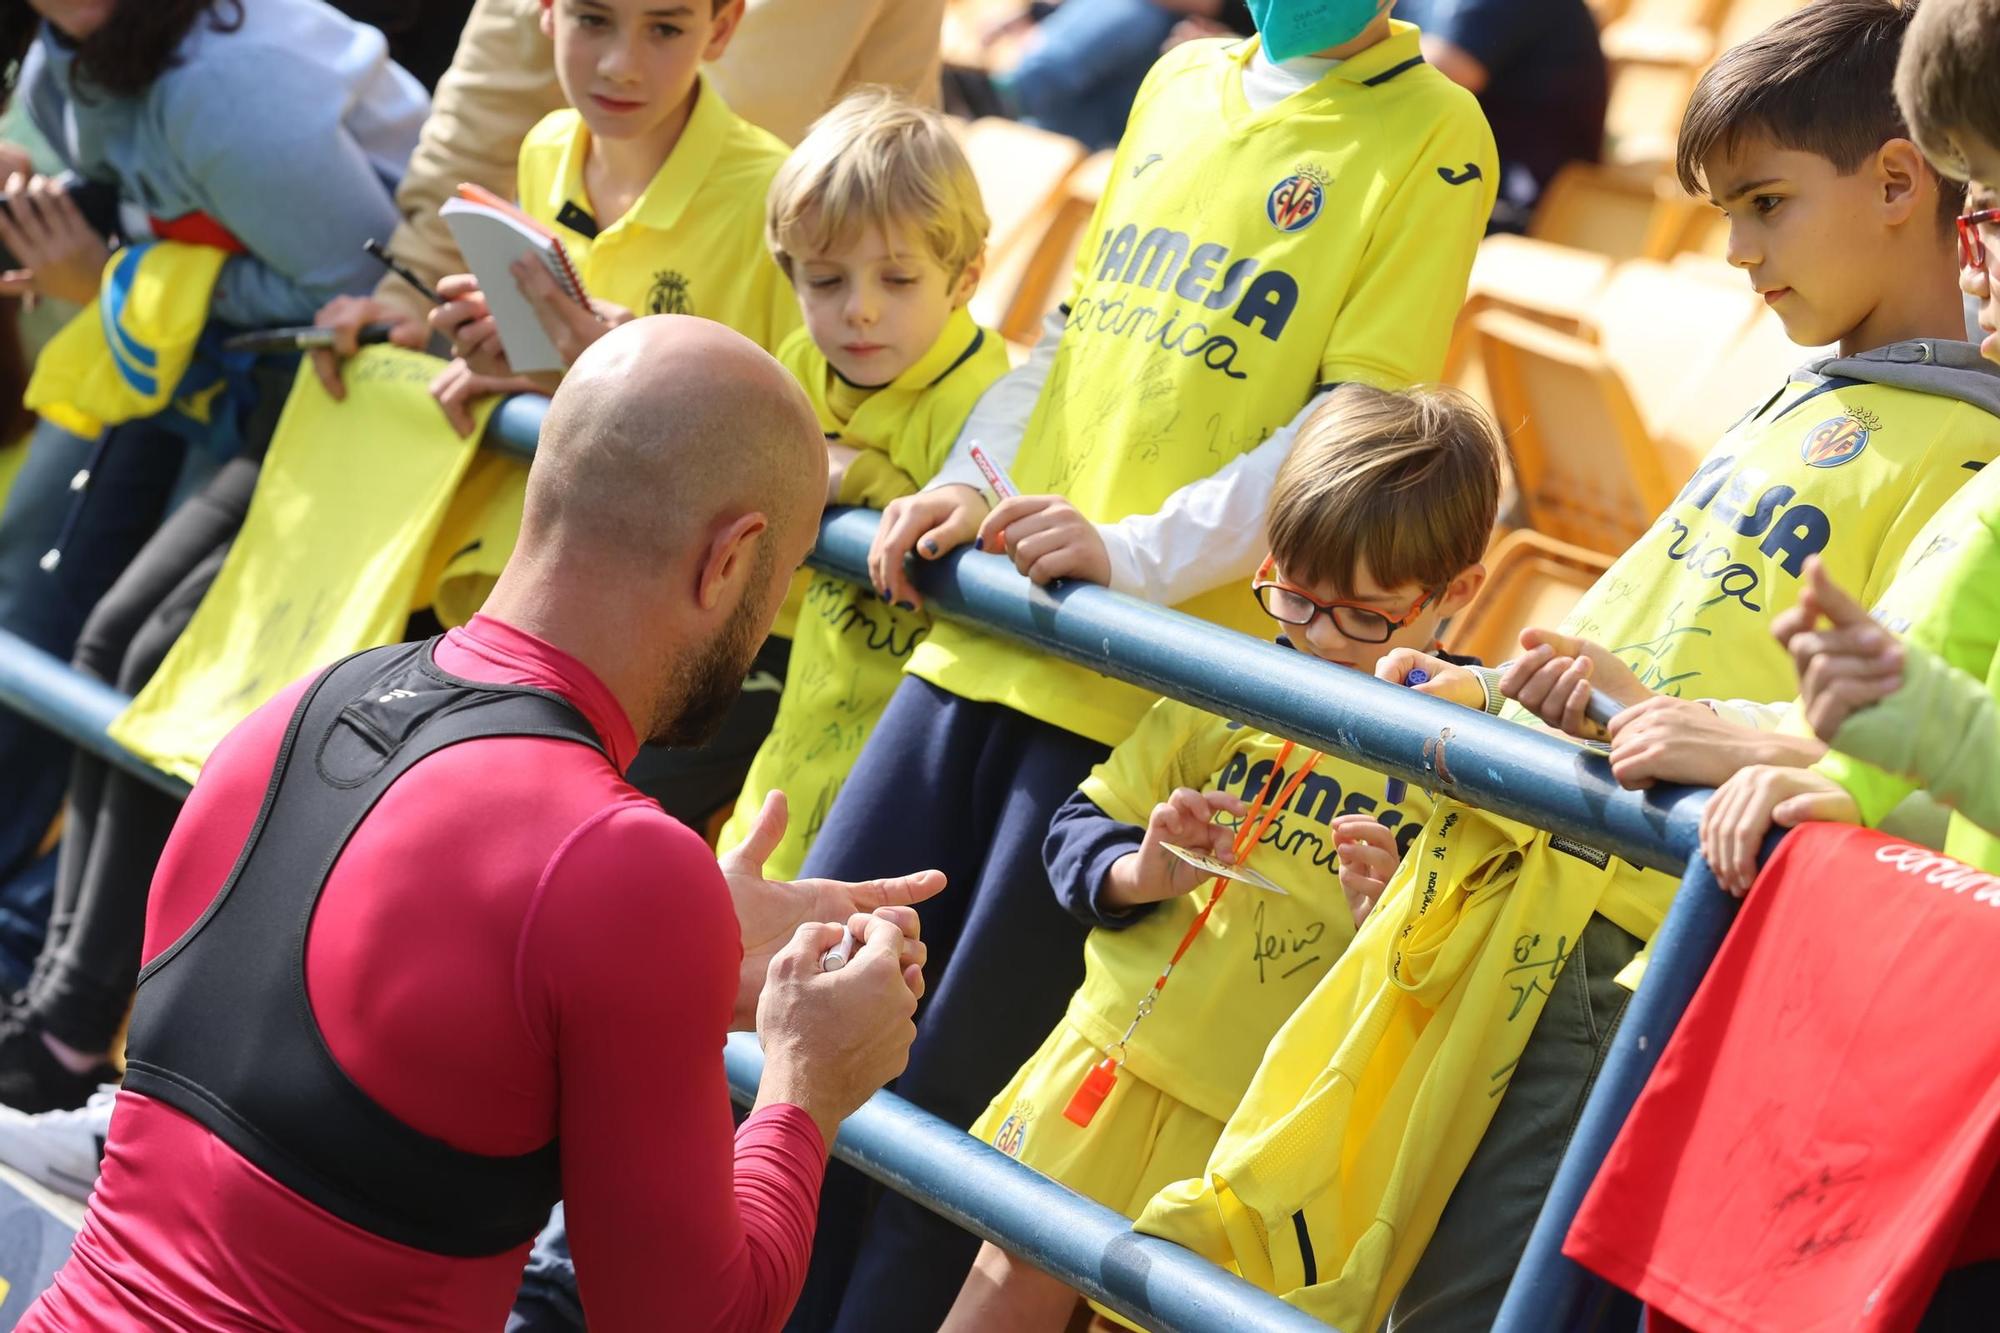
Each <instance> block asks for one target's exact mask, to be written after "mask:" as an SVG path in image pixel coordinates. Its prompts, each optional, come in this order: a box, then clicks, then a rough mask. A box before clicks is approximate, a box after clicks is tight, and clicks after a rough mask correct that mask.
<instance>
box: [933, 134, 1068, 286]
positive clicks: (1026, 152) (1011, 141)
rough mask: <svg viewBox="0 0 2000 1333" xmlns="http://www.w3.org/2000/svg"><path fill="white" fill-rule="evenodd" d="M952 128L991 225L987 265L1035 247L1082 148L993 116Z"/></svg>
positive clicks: (1063, 137) (1063, 136) (1051, 135)
mask: <svg viewBox="0 0 2000 1333" xmlns="http://www.w3.org/2000/svg"><path fill="white" fill-rule="evenodd" d="M954 128H955V129H956V130H957V132H958V141H959V145H960V146H961V147H962V148H963V149H964V150H965V156H966V160H967V161H969V162H970V163H971V164H972V174H973V176H974V177H975V178H976V179H977V180H978V181H979V193H980V195H981V196H982V197H983V198H984V199H985V202H986V216H987V218H988V220H989V221H990V222H991V223H992V226H991V228H990V229H989V230H988V232H987V234H986V258H987V263H988V264H993V263H997V262H999V261H1000V260H1001V259H1003V258H1004V257H1005V256H1006V255H1007V254H1009V253H1010V252H1011V251H1012V250H1013V249H1014V248H1015V247H1017V246H1032V245H1033V244H1034V243H1035V241H1036V239H1037V238H1038V237H1039V236H1040V235H1041V233H1042V230H1043V228H1044V226H1045V225H1046V220H1047V217H1048V215H1049V212H1050V210H1051V209H1053V208H1054V207H1055V205H1056V204H1057V202H1058V201H1059V200H1060V198H1061V196H1062V189H1063V182H1064V181H1066V180H1067V179H1068V178H1069V174H1070V172H1071V171H1072V170H1074V169H1075V167H1076V165H1077V163H1079V162H1081V161H1083V158H1084V153H1085V149H1084V146H1083V145H1082V144H1080V143H1078V142H1077V141H1076V140H1074V139H1072V138H1070V137H1069V136H1068V135H1064V134H1051V133H1050V132H1049V131H1047V130H1038V129H1036V128H1034V127H1033V126H1032V125H1023V124H1021V123H1020V122H1018V121H1012V120H1003V119H1001V118H1000V117H998V116H981V117H980V118H979V119H978V120H974V121H970V122H963V121H961V122H954Z"/></svg>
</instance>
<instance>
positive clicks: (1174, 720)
mask: <svg viewBox="0 0 2000 1333" xmlns="http://www.w3.org/2000/svg"><path fill="white" fill-rule="evenodd" d="M1498 496H1499V444H1498V441H1497V439H1496V437H1495V433H1494V430H1493V427H1492V425H1491V424H1490V423H1489V422H1488V421H1487V419H1486V417H1485V414H1484V413H1483V412H1481V411H1480V409H1479V408H1478V407H1476V406H1475V405H1474V404H1473V403H1472V402H1471V401H1470V400H1469V399H1466V398H1464V397H1463V396H1462V395H1460V394H1457V393H1455V392H1453V391H1451V390H1415V391H1412V392H1410V393H1388V392H1384V391H1382V390H1378V389H1369V388H1363V387H1360V386H1355V387H1352V388H1350V389H1349V390H1348V391H1347V392H1345V393H1342V394H1339V395H1337V396H1335V397H1333V398H1331V399H1329V400H1328V401H1327V402H1326V403H1324V404H1322V405H1321V406H1320V407H1319V408H1318V409H1317V410H1316V411H1315V412H1314V413H1313V414H1312V415H1311V416H1310V417H1308V418H1307V420H1306V422H1305V423H1304V425H1303V426H1302V427H1301V429H1300V431H1299V435H1298V440H1297V442H1296V444H1295V445H1294V447H1293V451H1292V454H1291V457H1290V458H1289V459H1287V460H1286V463H1285V466H1284V468H1283V470H1282V471H1281V472H1280V473H1279V476H1278V481H1277V485H1276V487H1275V489H1274V490H1273V492H1272V495H1271V510H1270V518H1269V522H1268V534H1269V538H1270V555H1269V557H1268V558H1267V559H1266V561H1265V563H1264V567H1263V569H1262V570H1260V571H1259V574H1258V577H1257V579H1256V581H1255V582H1254V583H1253V584H1252V588H1253V590H1254V592H1255V594H1256V597H1257V600H1258V602H1259V604H1260V605H1261V606H1262V607H1263V609H1264V612H1265V614H1266V615H1268V616H1270V617H1271V618H1272V619H1273V620H1275V621H1277V622H1278V623H1279V624H1280V625H1281V626H1283V635H1284V637H1283V638H1282V639H1281V642H1285V643H1287V644H1289V645H1290V646H1292V647H1295V648H1297V649H1298V650H1300V651H1301V652H1304V653H1306V654H1307V655H1309V656H1311V657H1314V658H1317V659H1319V660H1320V661H1322V662H1327V663H1330V664H1332V665H1335V666H1339V667H1344V668H1347V669H1348V670H1353V671H1361V672H1364V673H1372V672H1373V671H1374V669H1375V665H1376V663H1377V661H1378V660H1379V659H1381V658H1382V657H1383V656H1384V655H1385V654H1387V653H1390V652H1392V651H1394V650H1395V649H1397V648H1413V649H1418V650H1422V651H1427V652H1436V651H1437V642H1438V634H1439V629H1440V627H1441V625H1442V624H1443V622H1444V621H1445V620H1447V619H1449V618H1450V617H1451V616H1452V615H1453V614H1454V613H1456V612H1457V611H1458V610H1459V609H1460V608H1462V607H1464V606H1465V605H1466V604H1467V603H1468V602H1470V601H1471V600H1472V598H1473V596H1474V595H1475V594H1476V593H1477V592H1478V590H1479V587H1480V585H1481V584H1482V583H1483V582H1484V580H1485V577H1486V570H1485V566H1484V565H1482V564H1481V563H1480V559H1481V556H1482V554H1483V552H1484V551H1485V549H1486V543H1487V539H1488V538H1489V536H1490V535H1491V533H1492V529H1493V518H1494V511H1495V509H1496V507H1497V504H1498ZM1449 660H1455V661H1462V660H1464V659H1449ZM1429 813H1430V801H1429V800H1428V799H1427V798H1426V797H1425V796H1424V794H1423V793H1422V792H1420V791H1410V790H1409V789H1408V788H1407V786H1406V784H1404V783H1401V782H1392V781H1390V780H1389V779H1386V778H1384V777H1383V776H1382V775H1381V774H1379V773H1375V772H1372V771H1370V770H1368V769H1366V768H1362V767H1359V766H1357V765H1355V764H1352V763H1349V762H1347V761H1345V760H1342V759H1338V758H1335V757H1332V756H1328V755H1323V754H1320V753H1318V752H1316V751H1314V750H1312V749H1311V748H1310V747H1308V746H1303V745H1295V744H1293V743H1292V742H1290V741H1287V740H1284V739H1282V738H1280V737H1277V736H1272V735H1269V734H1267V733H1265V732H1262V731H1257V730H1255V729H1253V728H1250V727H1246V726H1244V725H1242V724H1241V723H1237V722H1230V721H1226V720H1224V719H1223V718H1220V717H1216V716H1214V715H1212V714H1209V713H1204V712H1202V711H1201V710H1199V709H1197V708H1193V707H1191V706H1189V705H1187V704H1183V703H1179V702H1177V701H1175V700H1171V699H1163V700H1161V701H1160V702H1159V703H1157V704H1155V705H1154V706H1153V707H1152V709H1151V711H1149V712H1148V713H1147V714H1146V716H1145V718H1144V719H1143V720H1142V721H1141V722H1140V723H1139V726H1138V729H1137V730H1135V731H1134V732H1133V733H1132V735H1131V736H1130V737H1128V738H1127V739H1126V740H1124V741H1123V742H1121V743H1120V744H1119V745H1118V746H1117V748H1115V749H1114V750H1112V752H1111V757H1110V758H1109V759H1107V760H1106V761H1105V762H1104V763H1102V764H1100V765H1098V767H1097V768H1096V769H1095V770H1094V771H1093V772H1092V773H1091V775H1090V777H1089V778H1088V779H1086V780H1085V781H1084V783H1083V785H1082V787H1081V789H1080V790H1078V791H1077V792H1076V793H1075V794H1074V795H1072V796H1071V797H1070V798H1069V801H1068V802H1067V804H1065V805H1064V806H1063V807H1062V808H1061V809H1059V810H1058V811H1057V812H1056V816H1055V819H1054V821H1053V823H1052V824H1051V826H1050V830H1049V839H1048V843H1047V847H1046V854H1047V857H1048V865H1049V879H1050V882H1051V883H1052V884H1053V885H1054V886H1055V889H1056V892H1057V894H1058V895H1059V896H1060V897H1061V898H1062V899H1063V901H1064V903H1065V905H1067V906H1068V907H1069V908H1070V910H1071V911H1073V912H1076V913H1077V914H1079V915H1082V916H1085V917H1086V918H1090V919H1094V920H1097V921H1098V922H1100V923H1101V924H1099V925H1098V927H1097V928H1096V929H1094V930H1092V931H1091V933H1090V936H1089V938H1088V940H1087V941H1086V942H1085V944H1084V954H1085V959H1086V961H1085V967H1084V981H1083V985H1082V987H1081V988H1080V989H1078V990H1077V992H1076V994H1075V995H1073V996H1072V997H1071V998H1070V1002H1069V1010H1068V1012H1067V1014H1066V1015H1065V1016H1064V1018H1063V1021H1062V1022H1061V1023H1060V1024H1059V1025H1058V1026H1057V1027H1056V1029H1055V1030H1054V1031H1053V1032H1051V1033H1050V1034H1049V1036H1048V1038H1047V1040H1045V1041H1044V1042H1043V1043H1042V1047H1041V1049H1040V1050H1039V1051H1037V1052H1036V1053H1035V1055H1034V1057H1033V1058H1032V1059H1031V1060H1029V1061H1028V1063H1027V1064H1026V1065H1024V1066H1022V1068H1021V1070H1020V1072H1019V1073H1017V1074H1016V1075H1015V1076H1014V1079H1013V1081H1012V1082H1011V1083H1010V1084H1009V1085H1008V1087H1007V1088H1006V1089H1005V1090H1004V1091H1003V1092H1001V1093H1000V1095H999V1096H997V1097H995V1098H994V1099H993V1102H992V1104H991V1105H990V1106H989V1107H988V1108H987V1110H986V1114H985V1115H984V1116H982V1117H981V1118H980V1120H979V1122H978V1123H977V1124H975V1125H974V1126H973V1129H972V1132H973V1134H974V1135H975V1136H977V1137H979V1138H981V1139H983V1140H985V1141H986V1142H989V1143H992V1144H993V1145H994V1146H996V1147H998V1148H999V1149H1000V1150H1001V1151H1002V1152H1005V1153H1007V1154H1009V1155H1010V1156H1013V1157H1017V1158H1019V1159H1020V1160H1021V1161H1024V1162H1026V1163H1027V1164H1028V1165H1030V1166H1033V1167H1035V1168H1036V1169H1037V1170H1039V1171H1041V1172H1043V1173H1044V1174H1046V1175H1049V1176H1051V1177H1053V1178H1054V1179H1056V1180H1059V1181H1061V1182H1062V1183H1063V1184H1065V1185H1068V1186H1069V1187H1070V1188H1072V1189H1075V1190H1077V1191H1079V1192H1081V1193H1083V1194H1087V1195H1089V1196H1090V1197H1091V1198H1093V1199H1096V1200H1097V1201H1098V1202H1100V1203H1103V1204H1106V1205H1108V1206H1109V1207H1112V1208H1116V1209H1119V1210H1121V1211H1123V1212H1125V1213H1127V1214H1129V1215H1131V1216H1134V1217H1136V1216H1137V1215H1138V1212H1139V1209H1140V1207H1141V1206H1142V1205H1144V1204H1145V1202H1146V1200H1148V1199H1149V1198H1151V1197H1152V1196H1153V1194H1154V1193H1156V1192H1157V1191H1158V1190H1159V1189H1160V1188H1161V1187H1163V1186H1164V1185H1166V1184H1168V1183H1170V1182H1172V1181H1174V1180H1178V1179H1182V1178H1184V1177H1186V1176H1188V1175H1192V1174H1198V1173H1199V1172H1200V1171H1201V1169H1202V1167H1203V1165H1204V1164H1205V1163H1206V1162H1207V1161H1208V1153H1209V1150H1210V1149H1211V1148H1213V1147H1214V1146H1215V1141H1216V1139H1217V1137H1218V1136H1219V1135H1220V1134H1221V1132H1222V1126H1223V1122H1224V1121H1225V1120H1227V1119H1228V1118H1229V1114H1230V1112H1231V1111H1233V1110H1234V1109H1235V1107H1236V1102H1237V1100H1238V1098H1240V1097H1241V1095H1242V1093H1243V1089H1244V1088H1245V1087H1246V1086H1248V1084H1249V1082H1250V1077H1251V1075H1252V1074H1253V1073H1255V1072H1256V1068H1257V1062H1258V1059H1259V1058H1260V1057H1261V1055H1262V1054H1263V1050H1264V1046H1265V1044H1266V1043H1267V1042H1268V1041H1269V1040H1270V1038H1271V1035H1272V1034H1273V1033H1275V1032H1276V1031H1277V1030H1278V1027H1279V1025H1280V1024H1282V1023H1283V1022H1284V1020H1285V1018H1286V1017H1287V1016H1288V1015H1289V1014H1290V1013H1291V1011H1292V1009H1293V1008H1294V1007H1295V1006H1296V1005H1297V1004H1298V1003H1299V1001H1300V1000H1302V999H1304V998H1305V996H1306V995H1307V994H1309V993H1310V992H1311V991H1312V988H1313V986H1314V985H1315V984H1317V983H1318V981H1319V979H1320V977H1321V976H1323V975H1324V974H1325V973H1326V970H1327V969H1328V968H1329V967H1330V966H1332V964H1333V960H1334V959H1335V958H1337V957H1339V956H1340V954H1341V952H1342V951H1343V950H1344V949H1345V948H1346V947H1347V944H1348V941H1349V940H1351V939H1352V938H1353V937H1354V930H1355V927H1356V926H1357V925H1359V923H1360V922H1361V921H1362V920H1363V919H1365V918H1366V916H1367V914H1368V911H1369V909H1370V908H1371V907H1372V906H1373V903H1374V898H1375V896H1376V895H1378V894H1379V893H1380V892H1381V889H1382V883H1383V881H1384V879H1386V877H1387V873H1388V871H1390V870H1392V869H1393V868H1394V865H1395V863H1396V861H1397V859H1398V858H1399V857H1400V855H1401V851H1402V849H1403V848H1405V847H1407V845H1408V843H1409V841H1410V839H1411V838H1413V837H1414V836H1415V835H1416V833H1417V831H1418V829H1420V828H1421V827H1422V826H1423V823H1424V820H1425V818H1426V817H1427V816H1428V814H1429ZM1168 847H1184V848H1192V849H1195V850H1197V851H1201V852H1206V853H1210V854H1212V855H1214V856H1216V857H1218V858H1219V859H1222V860H1224V861H1231V862H1233V863H1234V864H1236V865H1237V866H1238V867H1239V868H1240V869H1243V870H1245V871H1249V872H1254V873H1256V874H1258V875H1261V876H1263V877H1265V878H1266V879H1267V880H1268V881H1270V882H1271V883H1273V884H1276V885H1277V886H1278V887H1279V889H1281V890H1282V892H1281V893H1280V892H1272V891H1269V890H1266V889H1263V888H1260V887H1257V886H1255V885H1252V884H1237V883H1231V884H1229V885H1227V886H1226V888H1227V893H1226V895H1225V894H1224V892H1223V890H1224V888H1225V886H1224V885H1223V884H1222V883H1221V882H1220V881H1218V880H1215V879H1214V877H1213V876H1211V875H1208V874H1205V873H1202V872H1200V871H1198V870H1197V869H1196V868H1195V867H1194V866H1192V865H1191V864H1189V863H1188V862H1186V861H1184V860H1182V859H1180V858H1179V857H1178V856H1176V855H1175V854H1174V853H1173V852H1171V851H1169V850H1167V848H1168ZM1211 883H1212V884H1213V885H1214V887H1212V888H1210V889H1208V890H1207V893H1206V895H1205V904H1197V903H1196V902H1195V897H1196V893H1197V890H1200V889H1201V888H1202V886H1203V885H1205V884H1211ZM1183 941H1185V942H1186V947H1185V948H1184V949H1179V946H1180V945H1181V944H1182V942H1183ZM1177 950H1178V953H1177ZM1176 958H1177V961H1175V962H1174V966H1173V971H1172V978H1171V979H1172V985H1171V986H1170V987H1164V988H1156V986H1155V981H1154V979H1155V978H1156V977H1158V976H1159V975H1160V974H1161V969H1162V968H1163V967H1164V966H1165V965H1166V964H1167V963H1168V961H1169V960H1170V959H1176ZM1149 997H1150V1000H1149ZM1142 1011H1143V1012H1144V1013H1145V1017H1144V1019H1143V1021H1135V1016H1136V1015H1138V1014H1140V1013H1141V1012H1142ZM1100 1091H1101V1092H1102V1093H1103V1094H1104V1095H1103V1097H1102V1101H1101V1102H1098V1103H1097V1104H1095V1105H1089V1103H1090V1102H1091V1101H1092V1098H1093V1096H1094V1094H1096V1093H1098V1092H1100ZM1075 1300H1076V1297H1075V1294H1074V1293H1073V1292H1071V1291H1070V1290H1069V1289H1068V1288H1066V1287H1064V1286H1063V1285H1062V1284H1061V1283H1060V1282H1058V1281H1057V1280H1056V1279H1054V1278H1052V1277H1049V1276H1048V1275H1047V1274H1045V1273H1042V1272H1040V1271H1038V1270H1036V1269H1034V1268H1032V1267H1030V1266H1029V1265H1027V1264H1026V1263H1023V1262H1020V1261H1018V1260H1016V1259H1014V1258H1013V1257H1012V1256H1010V1255H1009V1254H1007V1252H1006V1251H1004V1250H1002V1249H1000V1248H999V1247H998V1246H995V1245H992V1244H988V1245H987V1246H986V1247H985V1248H984V1249H983V1250H982V1251H981V1252H980V1255H979V1259H978V1261H977V1262H976V1263H975V1265H974V1268H973V1271H972V1274H971V1276H970V1277H969V1278H967V1280H966V1284H965V1287H964V1289H963V1290H962V1291H961V1293H960V1295H959V1300H958V1304H957V1305H956V1306H955V1307H954V1309H953V1312H952V1319H951V1321H950V1322H949V1323H948V1324H947V1325H946V1327H947V1328H952V1329H966V1328H1006V1329H1011V1330H1027V1329H1032V1328H1048V1329H1052V1330H1053V1329H1060V1328H1062V1327H1063V1325H1064V1322H1065V1320H1066V1319H1067V1317H1068V1315H1069V1312H1070V1310H1071V1308H1072V1307H1073V1306H1074V1303H1075Z"/></svg>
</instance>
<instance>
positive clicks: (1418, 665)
mask: <svg viewBox="0 0 2000 1333" xmlns="http://www.w3.org/2000/svg"><path fill="white" fill-rule="evenodd" d="M1417 669H1422V671H1423V673H1424V674H1425V675H1427V676H1429V677H1430V679H1429V680H1426V681H1422V682H1420V683H1418V684H1416V685H1411V686H1409V687H1408V688H1410V689H1413V690H1415V691H1416V692H1417V693H1418V694H1428V695H1430V696H1431V697H1432V698H1435V699H1449V700H1450V701H1451V702H1452V703H1455V704H1458V705H1460V706H1462V707H1465V708H1470V709H1471V710H1472V711H1473V712H1475V713H1483V712H1485V711H1486V686H1485V684H1484V683H1482V682H1481V681H1480V679H1479V677H1478V676H1477V675H1475V674H1474V673H1472V672H1470V671H1467V670H1466V669H1465V668H1464V667H1462V666H1453V665H1452V664H1451V663H1450V662H1447V661H1445V660H1444V659H1443V658H1440V657H1432V656H1431V655H1430V654H1429V653H1420V652H1418V651H1417V650H1416V649H1414V648H1391V649H1390V650H1389V651H1388V652H1386V653H1384V654H1383V655H1382V657H1381V659H1380V660H1379V661H1377V662H1376V663H1375V676H1376V678H1377V679H1378V680H1386V681H1388V682H1389V683H1390V684H1391V685H1401V684H1402V683H1403V682H1404V681H1406V680H1408V679H1409V677H1410V672H1412V671H1414V670H1417Z"/></svg>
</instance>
